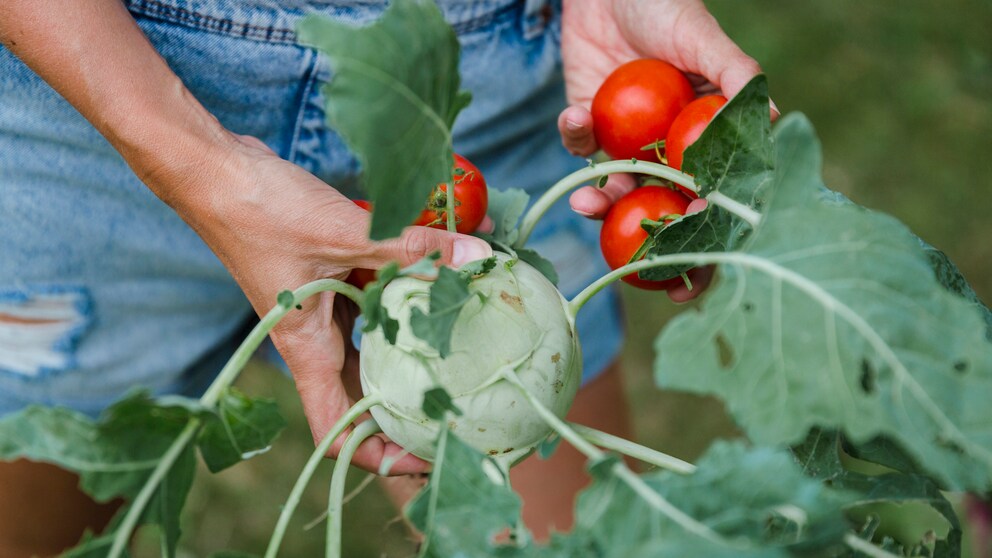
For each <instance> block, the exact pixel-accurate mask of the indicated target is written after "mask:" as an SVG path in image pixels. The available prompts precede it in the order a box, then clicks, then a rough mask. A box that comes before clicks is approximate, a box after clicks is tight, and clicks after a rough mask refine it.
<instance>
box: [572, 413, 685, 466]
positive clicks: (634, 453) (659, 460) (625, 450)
mask: <svg viewBox="0 0 992 558" xmlns="http://www.w3.org/2000/svg"><path fill="white" fill-rule="evenodd" d="M568 425H569V426H571V427H572V429H573V430H575V432H577V433H578V434H579V436H582V437H583V438H585V440H586V441H587V442H591V443H593V444H595V445H597V446H599V447H601V448H606V449H608V450H613V451H615V452H617V453H622V454H624V455H627V456H629V457H633V458H634V459H638V460H640V461H643V462H645V463H648V464H650V465H654V466H655V467H661V468H662V469H667V470H669V471H674V472H676V473H681V474H683V475H691V474H692V473H693V472H695V470H696V466H695V465H693V464H692V463H688V462H686V461H682V460H681V459H679V458H677V457H672V456H671V455H668V454H666V453H662V452H660V451H657V450H653V449H651V448H648V447H645V446H642V445H640V444H635V443H634V442H631V441H630V440H626V439H624V438H621V437H619V436H614V435H612V434H607V433H606V432H600V431H599V430H596V429H595V428H589V427H588V426H582V425H581V424H576V423H574V422H570V423H568Z"/></svg>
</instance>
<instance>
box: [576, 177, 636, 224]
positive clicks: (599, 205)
mask: <svg viewBox="0 0 992 558" xmlns="http://www.w3.org/2000/svg"><path fill="white" fill-rule="evenodd" d="M636 187H637V181H636V179H634V177H633V175H630V174H613V175H610V177H609V179H607V181H606V184H605V185H604V186H603V187H602V188H597V187H595V186H585V187H582V188H579V189H578V190H576V191H574V192H572V195H571V196H569V198H568V203H569V205H571V206H572V211H574V212H576V213H578V214H579V215H582V216H584V217H589V218H591V219H602V218H603V217H605V216H606V212H607V211H609V210H610V207H611V206H613V204H614V203H615V202H616V201H617V200H618V199H620V198H622V197H623V196H625V195H626V194H627V193H629V192H630V191H632V190H633V189H634V188H636Z"/></svg>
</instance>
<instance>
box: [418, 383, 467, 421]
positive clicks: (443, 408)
mask: <svg viewBox="0 0 992 558" xmlns="http://www.w3.org/2000/svg"><path fill="white" fill-rule="evenodd" d="M421 408H422V409H423V410H424V414H425V415H427V416H428V417H430V418H431V419H433V420H444V414H445V413H447V412H449V411H450V412H452V413H454V414H456V415H461V414H462V410H461V409H459V408H458V407H456V406H455V404H454V403H453V402H452V400H451V395H450V394H449V393H448V392H447V390H445V389H444V388H443V387H437V388H434V389H431V390H427V391H426V392H424V404H423V405H421Z"/></svg>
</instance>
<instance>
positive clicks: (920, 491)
mask: <svg viewBox="0 0 992 558" xmlns="http://www.w3.org/2000/svg"><path fill="white" fill-rule="evenodd" d="M841 448H842V443H841V437H840V434H839V433H837V432H823V431H820V430H818V429H814V430H812V431H811V432H810V433H809V435H808V436H807V437H806V439H805V440H804V441H803V443H801V444H799V445H797V446H794V447H793V448H792V453H793V455H794V456H795V458H796V461H797V462H798V463H799V465H800V466H801V467H802V469H803V472H804V473H805V474H806V475H808V476H810V477H813V478H816V479H819V480H821V481H824V482H825V483H826V485H827V486H829V487H830V488H831V489H839V490H845V491H847V492H849V493H852V494H855V496H854V498H853V499H852V500H851V501H850V502H849V503H848V507H857V506H863V505H867V504H878V503H891V504H906V503H918V504H923V505H927V506H930V507H932V508H933V509H934V510H936V511H937V512H938V513H939V514H940V515H942V516H943V517H944V519H945V520H947V526H948V527H949V528H950V529H951V530H959V529H960V528H961V525H960V522H959V520H958V517H957V514H955V513H954V508H953V507H952V506H951V503H950V502H949V501H948V500H947V498H945V497H944V495H943V493H942V492H941V491H940V488H939V487H938V486H937V484H936V483H935V482H934V481H933V480H932V479H930V478H929V477H927V476H924V475H918V474H904V473H886V474H880V475H866V474H862V473H858V472H855V471H851V470H848V469H846V468H845V467H844V466H843V464H842V462H841V457H840V456H841Z"/></svg>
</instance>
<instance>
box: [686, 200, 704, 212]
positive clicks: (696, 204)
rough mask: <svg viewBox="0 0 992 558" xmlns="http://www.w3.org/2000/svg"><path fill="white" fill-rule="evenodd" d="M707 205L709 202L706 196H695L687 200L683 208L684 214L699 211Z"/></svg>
mask: <svg viewBox="0 0 992 558" xmlns="http://www.w3.org/2000/svg"><path fill="white" fill-rule="evenodd" d="M707 207H709V202H708V201H706V198H696V199H694V200H692V201H691V202H689V205H688V206H687V207H686V208H685V214H686V215H692V214H693V213H699V212H700V211H703V210H705V209H706V208H707Z"/></svg>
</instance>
